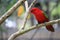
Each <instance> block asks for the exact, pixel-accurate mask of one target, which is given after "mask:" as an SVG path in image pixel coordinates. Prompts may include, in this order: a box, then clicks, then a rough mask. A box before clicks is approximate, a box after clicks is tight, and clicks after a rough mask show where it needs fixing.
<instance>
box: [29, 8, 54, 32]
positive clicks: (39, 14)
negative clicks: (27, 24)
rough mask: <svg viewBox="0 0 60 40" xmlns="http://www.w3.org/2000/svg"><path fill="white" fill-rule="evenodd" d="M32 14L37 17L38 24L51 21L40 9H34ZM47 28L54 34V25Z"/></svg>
mask: <svg viewBox="0 0 60 40" xmlns="http://www.w3.org/2000/svg"><path fill="white" fill-rule="evenodd" d="M30 12H31V13H32V14H33V15H34V16H35V18H36V20H37V21H38V23H44V22H48V21H49V19H48V18H47V17H46V16H45V14H44V13H43V11H42V10H40V9H39V8H36V7H35V8H32V9H31V10H30ZM46 28H47V30H49V31H51V32H54V28H53V27H52V25H47V26H46Z"/></svg>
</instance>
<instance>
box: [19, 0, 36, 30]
mask: <svg viewBox="0 0 60 40" xmlns="http://www.w3.org/2000/svg"><path fill="white" fill-rule="evenodd" d="M35 2H36V0H34V1H33V2H32V3H31V5H30V6H29V8H28V10H27V11H26V12H25V16H24V17H25V18H24V21H23V25H22V27H21V28H20V29H19V31H21V30H22V29H24V28H25V25H26V21H27V18H28V14H29V10H30V8H31V7H32V6H33V4H34V3H35Z"/></svg>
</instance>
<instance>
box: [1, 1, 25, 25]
mask: <svg viewBox="0 0 60 40" xmlns="http://www.w3.org/2000/svg"><path fill="white" fill-rule="evenodd" d="M24 1H25V0H19V1H18V2H17V3H16V4H15V5H13V6H12V7H11V8H10V9H9V10H8V11H7V12H6V13H4V15H2V17H1V18H0V25H1V24H2V23H3V22H4V21H5V20H6V19H7V18H8V17H9V16H10V15H12V14H13V12H14V11H15V10H16V9H17V8H18V7H19V6H20V5H21V4H22V3H24Z"/></svg>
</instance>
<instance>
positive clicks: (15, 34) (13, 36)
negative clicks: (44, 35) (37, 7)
mask: <svg viewBox="0 0 60 40" xmlns="http://www.w3.org/2000/svg"><path fill="white" fill-rule="evenodd" d="M35 2H36V0H34V1H33V2H32V3H31V5H30V6H29V8H28V10H27V11H26V12H25V18H24V23H23V25H22V27H21V28H20V29H19V31H18V32H16V33H14V34H12V35H11V36H10V37H9V38H8V40H14V39H15V38H16V37H17V36H19V33H20V32H21V30H22V29H23V28H24V27H25V24H26V21H27V17H28V13H29V10H30V8H31V7H32V5H33V4H34V3H35Z"/></svg>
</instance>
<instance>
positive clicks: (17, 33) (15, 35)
mask: <svg viewBox="0 0 60 40" xmlns="http://www.w3.org/2000/svg"><path fill="white" fill-rule="evenodd" d="M58 22H60V19H57V20H53V21H50V22H45V23H42V24H38V25H34V26H32V27H30V28H29V29H25V30H22V31H21V32H20V31H18V32H16V33H14V34H12V36H10V38H9V39H8V40H14V39H15V38H16V37H18V36H21V35H22V34H24V33H27V32H29V31H31V30H34V29H36V28H40V27H44V26H46V25H49V24H52V25H53V24H55V23H58Z"/></svg>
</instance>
